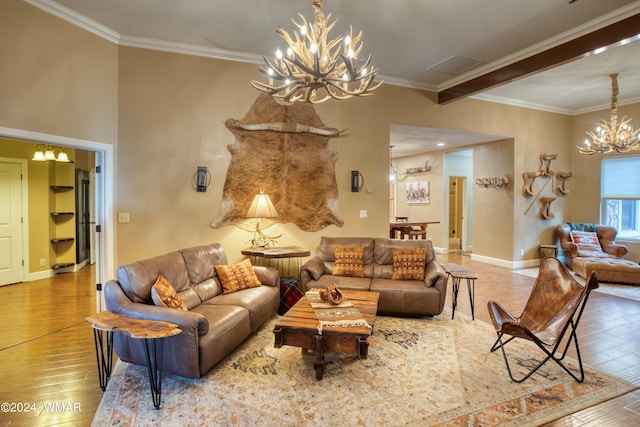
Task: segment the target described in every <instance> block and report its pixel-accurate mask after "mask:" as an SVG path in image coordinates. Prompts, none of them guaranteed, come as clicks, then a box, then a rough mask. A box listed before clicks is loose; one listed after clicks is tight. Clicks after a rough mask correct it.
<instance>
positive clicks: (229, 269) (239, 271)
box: [214, 259, 262, 294]
mask: <svg viewBox="0 0 640 427" xmlns="http://www.w3.org/2000/svg"><path fill="white" fill-rule="evenodd" d="M214 268H215V269H216V274H217V275H218V277H219V278H220V283H221V284H222V293H223V294H230V293H232V292H237V291H241V290H243V289H249V288H256V287H258V286H262V283H260V280H258V276H256V273H255V271H253V267H252V265H251V261H249V259H244V260H242V261H241V262H240V263H239V264H234V265H215V266H214Z"/></svg>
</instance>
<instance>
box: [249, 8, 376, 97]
mask: <svg viewBox="0 0 640 427" xmlns="http://www.w3.org/2000/svg"><path fill="white" fill-rule="evenodd" d="M312 8H313V21H311V22H309V21H307V19H306V18H305V17H304V15H302V14H301V13H299V14H298V16H299V17H300V19H299V20H296V19H291V22H292V23H293V25H294V27H295V30H294V31H293V32H291V33H289V32H288V31H286V30H285V29H283V28H282V27H278V29H277V30H276V33H277V34H278V35H279V36H280V37H281V38H282V39H283V40H284V41H285V43H286V44H287V45H288V49H287V51H286V53H285V54H284V55H283V54H282V52H281V51H280V49H278V50H277V52H276V58H275V59H274V60H269V59H267V58H266V57H265V58H264V61H265V64H266V65H267V67H268V68H265V67H260V68H259V71H260V72H262V73H263V74H265V75H267V76H268V78H269V83H268V84H266V83H260V82H256V81H252V82H251V85H252V86H253V87H254V88H256V89H258V90H260V91H262V92H265V93H268V94H270V95H272V96H274V97H277V98H280V99H283V100H285V101H287V102H295V101H299V100H301V101H306V102H310V103H316V104H317V103H321V102H324V101H326V100H327V99H330V98H333V99H337V100H344V99H349V98H351V97H353V96H368V95H371V94H372V93H371V92H372V91H373V90H375V89H376V88H378V87H379V86H380V85H381V84H382V82H379V83H377V84H375V83H374V78H375V76H376V73H377V71H378V70H376V69H375V68H374V67H371V70H369V71H368V72H367V69H368V68H369V66H370V63H371V55H369V56H368V58H367V60H366V61H365V63H364V66H361V67H359V66H358V64H357V63H356V61H357V59H356V58H357V57H358V55H359V54H360V52H361V51H362V49H363V43H362V42H361V39H362V30H360V31H359V32H358V33H357V34H356V35H355V36H354V34H353V27H352V26H350V27H349V34H348V39H345V37H343V36H338V37H336V38H333V39H329V32H330V31H331V30H332V29H333V28H334V26H335V24H336V22H337V19H333V20H332V19H331V14H326V15H325V13H324V11H323V9H322V0H313V1H312ZM343 41H344V47H341V44H342V42H343ZM342 51H344V53H343V52H342ZM274 80H276V81H278V83H277V84H274ZM350 86H352V88H350Z"/></svg>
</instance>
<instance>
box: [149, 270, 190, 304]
mask: <svg viewBox="0 0 640 427" xmlns="http://www.w3.org/2000/svg"><path fill="white" fill-rule="evenodd" d="M151 299H152V300H153V303H154V304H155V305H159V306H160V307H168V308H176V309H178V310H183V311H188V310H187V306H186V305H184V302H183V301H182V298H180V295H178V293H177V292H176V290H175V289H173V286H171V283H169V282H168V281H167V279H165V278H164V277H162V276H158V280H156V283H155V284H154V285H153V287H152V288H151Z"/></svg>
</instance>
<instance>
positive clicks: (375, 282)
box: [300, 237, 447, 316]
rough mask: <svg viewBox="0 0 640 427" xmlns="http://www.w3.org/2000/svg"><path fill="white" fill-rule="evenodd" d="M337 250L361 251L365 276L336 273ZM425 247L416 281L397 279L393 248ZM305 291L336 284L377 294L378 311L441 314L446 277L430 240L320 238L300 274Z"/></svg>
mask: <svg viewBox="0 0 640 427" xmlns="http://www.w3.org/2000/svg"><path fill="white" fill-rule="evenodd" d="M336 247H363V248H364V274H363V276H364V277H351V276H344V275H339V274H335V273H336V268H335V267H336V258H335V254H334V249H335V248H336ZM417 248H424V249H425V255H424V257H425V258H424V270H423V271H422V272H421V274H420V278H419V279H417V280H416V279H410V280H396V279H392V277H393V274H394V258H393V256H394V249H395V250H413V249H417ZM300 281H301V284H302V287H303V289H304V291H305V292H306V291H308V290H309V289H311V288H324V287H326V286H328V285H330V284H332V283H333V284H335V285H336V286H337V287H338V288H340V289H346V290H357V291H358V290H359V291H376V292H380V300H379V305H378V312H380V313H389V314H402V315H409V316H435V315H438V314H440V313H442V310H443V309H444V304H445V298H446V294H447V276H446V273H445V272H444V270H443V269H442V267H441V266H440V264H439V263H438V261H437V260H436V254H435V252H434V250H433V246H432V244H431V241H430V240H398V239H388V238H371V237H322V238H321V240H320V244H319V245H318V247H317V249H316V254H315V256H314V257H313V258H311V259H310V260H309V261H307V262H306V263H305V264H304V265H303V266H302V269H301V271H300Z"/></svg>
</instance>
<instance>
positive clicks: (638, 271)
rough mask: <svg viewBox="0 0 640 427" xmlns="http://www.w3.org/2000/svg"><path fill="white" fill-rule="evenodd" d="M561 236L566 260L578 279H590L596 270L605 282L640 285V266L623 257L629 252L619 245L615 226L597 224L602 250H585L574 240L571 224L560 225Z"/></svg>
mask: <svg viewBox="0 0 640 427" xmlns="http://www.w3.org/2000/svg"><path fill="white" fill-rule="evenodd" d="M557 233H558V239H559V240H560V247H561V248H562V249H564V255H565V257H564V261H565V263H566V264H567V265H568V266H569V267H571V269H572V270H573V271H575V273H576V274H577V275H578V276H580V277H583V278H585V279H586V278H588V277H589V275H590V274H591V272H592V271H596V272H597V273H598V280H599V281H601V282H613V283H633V284H640V265H638V264H637V263H635V262H633V261H629V260H625V259H623V258H622V257H623V256H624V255H626V254H627V252H628V249H627V247H626V246H624V245H621V244H618V243H616V235H617V233H618V232H617V230H616V229H615V227H611V226H608V225H602V224H596V225H595V233H596V235H597V238H598V241H599V243H600V247H601V249H602V250H597V249H596V250H593V249H592V248H588V247H587V248H586V249H585V248H583V247H580V246H579V245H577V244H575V243H574V242H573V241H572V239H571V226H570V225H569V224H566V223H565V224H559V225H558V226H557Z"/></svg>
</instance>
